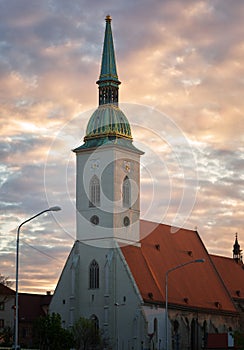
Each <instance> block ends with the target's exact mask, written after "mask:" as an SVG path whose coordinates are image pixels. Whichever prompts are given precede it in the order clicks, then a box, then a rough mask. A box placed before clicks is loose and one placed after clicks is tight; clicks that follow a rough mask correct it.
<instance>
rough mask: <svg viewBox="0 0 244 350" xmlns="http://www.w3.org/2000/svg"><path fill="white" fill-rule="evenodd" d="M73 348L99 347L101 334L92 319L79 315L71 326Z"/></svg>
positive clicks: (80, 349)
mask: <svg viewBox="0 0 244 350" xmlns="http://www.w3.org/2000/svg"><path fill="white" fill-rule="evenodd" d="M72 333H73V338H74V343H75V349H77V350H87V349H99V347H100V345H101V335H100V332H99V329H97V328H96V325H95V323H94V321H93V320H89V319H86V318H84V317H80V318H79V320H78V321H77V322H76V323H75V324H74V326H73V327H72Z"/></svg>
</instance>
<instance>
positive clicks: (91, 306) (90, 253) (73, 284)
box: [50, 242, 148, 350]
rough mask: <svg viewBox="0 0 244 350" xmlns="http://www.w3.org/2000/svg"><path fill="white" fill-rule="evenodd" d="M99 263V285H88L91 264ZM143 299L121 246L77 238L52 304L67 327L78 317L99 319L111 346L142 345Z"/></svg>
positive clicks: (145, 331) (104, 335)
mask: <svg viewBox="0 0 244 350" xmlns="http://www.w3.org/2000/svg"><path fill="white" fill-rule="evenodd" d="M93 259H95V260H96V262H97V263H98V264H99V288H97V289H90V288H89V265H90V262H91V261H92V260H93ZM141 304H142V300H141V298H140V295H139V293H138V290H137V287H136V285H135V284H134V282H133V279H132V278H131V276H130V272H129V270H128V268H127V265H126V263H125V261H124V259H123V256H122V255H121V252H120V250H119V249H104V248H96V247H94V246H89V245H86V244H84V243H80V242H76V243H75V245H74V247H73V249H72V251H71V254H70V256H69V258H68V260H67V262H66V265H65V268H64V270H63V273H62V275H61V278H60V280H59V283H58V285H57V288H56V290H55V293H54V295H53V298H52V302H51V304H50V312H57V313H59V314H60V315H61V318H62V322H63V326H64V327H66V328H68V327H70V326H72V325H73V324H74V322H75V321H76V320H78V319H79V317H81V316H82V317H85V318H92V317H94V315H95V316H96V317H97V319H98V321H99V328H100V329H101V331H102V334H103V337H104V338H105V339H106V340H107V344H108V348H111V349H132V348H133V349H134V350H136V349H138V350H139V349H141V346H142V344H147V341H148V337H147V325H146V320H145V317H144V314H143V312H142V309H141Z"/></svg>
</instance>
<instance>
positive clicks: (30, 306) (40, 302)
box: [19, 293, 52, 322]
mask: <svg viewBox="0 0 244 350" xmlns="http://www.w3.org/2000/svg"><path fill="white" fill-rule="evenodd" d="M51 299H52V295H45V294H28V293H20V294H19V320H20V321H28V322H31V321H33V320H35V319H37V318H38V317H39V316H44V315H45V312H44V309H45V308H46V307H48V305H49V304H50V302H51Z"/></svg>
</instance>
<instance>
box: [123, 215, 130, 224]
mask: <svg viewBox="0 0 244 350" xmlns="http://www.w3.org/2000/svg"><path fill="white" fill-rule="evenodd" d="M129 225H130V219H129V218H128V216H125V217H124V226H129Z"/></svg>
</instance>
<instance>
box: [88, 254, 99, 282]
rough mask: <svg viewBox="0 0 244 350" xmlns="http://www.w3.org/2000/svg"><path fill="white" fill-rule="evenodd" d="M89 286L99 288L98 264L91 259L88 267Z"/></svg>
mask: <svg viewBox="0 0 244 350" xmlns="http://www.w3.org/2000/svg"><path fill="white" fill-rule="evenodd" d="M89 288H90V289H97V288H99V265H98V263H97V262H96V260H92V262H91V263H90V268H89Z"/></svg>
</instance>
